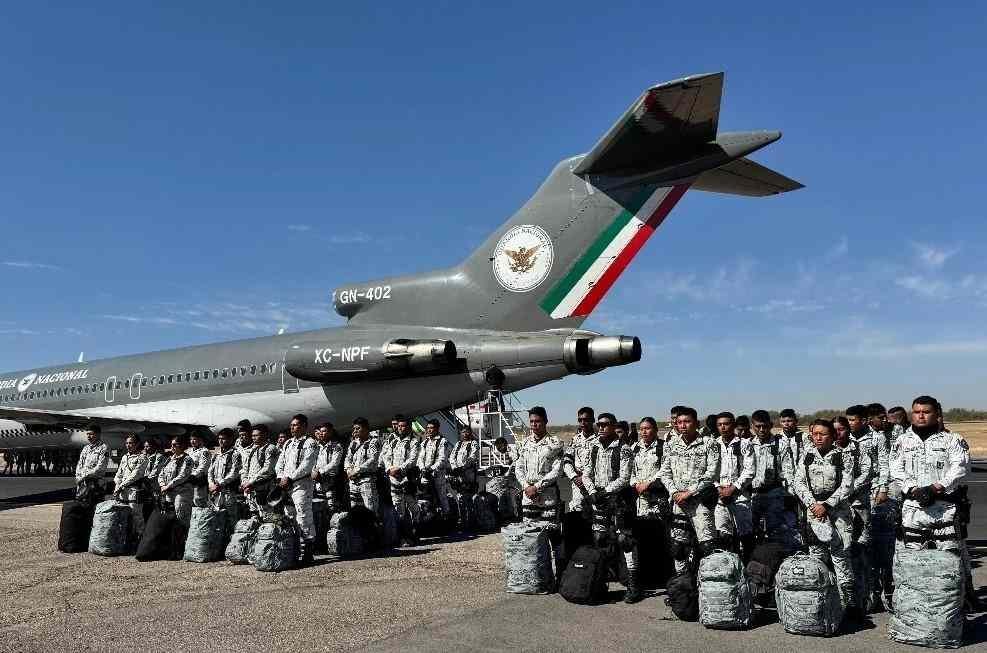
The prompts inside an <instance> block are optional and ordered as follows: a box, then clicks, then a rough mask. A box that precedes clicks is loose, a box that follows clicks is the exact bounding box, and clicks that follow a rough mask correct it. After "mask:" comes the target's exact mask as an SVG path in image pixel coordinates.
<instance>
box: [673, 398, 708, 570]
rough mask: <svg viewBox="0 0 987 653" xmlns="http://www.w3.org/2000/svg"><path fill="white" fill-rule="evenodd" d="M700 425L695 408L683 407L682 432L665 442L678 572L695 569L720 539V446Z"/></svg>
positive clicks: (678, 423)
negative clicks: (716, 517)
mask: <svg viewBox="0 0 987 653" xmlns="http://www.w3.org/2000/svg"><path fill="white" fill-rule="evenodd" d="M697 426H698V416H697V414H696V411H695V409H693V408H689V407H683V408H682V412H681V413H680V414H679V416H678V419H677V420H676V432H677V433H679V435H677V436H675V437H673V438H672V439H671V440H669V441H666V442H665V450H664V453H663V456H662V461H661V470H660V471H659V472H658V476H659V478H660V479H661V482H662V484H664V486H665V488H667V489H668V491H669V493H670V494H671V498H672V518H671V529H670V532H669V553H670V555H671V557H672V559H673V560H674V561H675V572H676V573H677V574H681V573H684V572H686V571H690V570H693V569H695V564H696V563H698V561H699V559H700V558H702V557H703V556H704V555H706V554H708V553H710V552H712V550H713V547H714V546H715V542H716V535H715V532H714V529H713V506H715V505H716V498H717V492H716V482H717V481H718V480H719V478H720V447H719V445H718V444H717V443H716V440H715V439H714V438H712V437H701V436H700V435H699V433H698V432H697V431H696V427H697ZM693 538H694V541H695V546H693Z"/></svg>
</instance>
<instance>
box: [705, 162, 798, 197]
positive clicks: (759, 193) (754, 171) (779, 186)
mask: <svg viewBox="0 0 987 653" xmlns="http://www.w3.org/2000/svg"><path fill="white" fill-rule="evenodd" d="M803 187H804V186H803V185H802V184H800V183H799V182H797V181H795V180H794V179H789V178H788V177H786V176H785V175H783V174H781V173H780V172H775V171H774V170H772V169H771V168H766V167H764V166H762V165H761V164H760V163H755V162H753V161H751V160H750V159H746V158H745V159H737V160H736V161H731V162H730V163H728V164H726V165H722V166H720V167H719V168H715V169H713V170H707V171H706V172H704V173H702V174H701V175H699V178H698V179H696V181H695V182H693V184H692V186H691V188H694V189H696V190H705V191H709V192H711V193H729V194H731V195H747V196H750V197H764V196H766V195H777V194H778V193H786V192H788V191H790V190H798V189H799V188H803Z"/></svg>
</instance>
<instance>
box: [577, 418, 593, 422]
mask: <svg viewBox="0 0 987 653" xmlns="http://www.w3.org/2000/svg"><path fill="white" fill-rule="evenodd" d="M576 421H577V422H592V421H593V418H592V417H577V418H576Z"/></svg>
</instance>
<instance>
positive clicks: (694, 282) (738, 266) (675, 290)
mask: <svg viewBox="0 0 987 653" xmlns="http://www.w3.org/2000/svg"><path fill="white" fill-rule="evenodd" d="M753 280H754V261H752V260H750V259H740V260H738V261H735V262H733V263H730V264H728V265H721V266H719V267H718V268H717V269H716V270H714V271H713V273H712V274H710V275H708V276H705V277H700V276H699V275H698V274H695V273H689V274H676V273H674V272H665V273H664V274H662V275H661V276H659V277H658V278H657V279H655V281H654V282H653V284H649V285H653V287H654V289H655V291H656V292H657V293H658V294H660V295H662V296H663V297H665V298H666V299H670V300H672V299H681V298H685V299H691V300H693V301H695V302H721V301H736V298H737V296H738V295H739V294H740V293H743V292H746V291H747V290H749V288H750V286H751V283H752V282H753Z"/></svg>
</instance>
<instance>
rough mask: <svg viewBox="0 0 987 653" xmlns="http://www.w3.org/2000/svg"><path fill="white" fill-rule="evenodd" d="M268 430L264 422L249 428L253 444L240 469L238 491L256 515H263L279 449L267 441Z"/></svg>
mask: <svg viewBox="0 0 987 653" xmlns="http://www.w3.org/2000/svg"><path fill="white" fill-rule="evenodd" d="M269 436H270V431H269V430H268V428H267V425H266V424H258V425H256V426H254V427H253V428H252V429H251V432H250V437H251V439H252V440H253V442H254V446H253V447H251V448H250V452H249V453H248V454H247V461H246V463H244V465H243V467H241V469H240V491H241V492H243V495H244V497H245V498H246V502H247V508H248V509H249V510H250V511H251V512H252V513H253V514H255V515H257V516H258V517H263V516H264V504H265V503H266V502H267V494H268V492H270V489H271V481H273V480H274V477H275V471H274V468H275V466H276V465H277V463H278V455H279V454H280V450H279V449H278V447H277V445H274V444H271V443H269V442H268V441H267V439H268V437H269Z"/></svg>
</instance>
